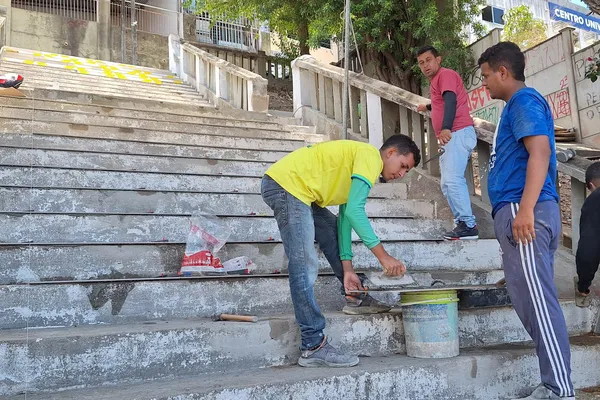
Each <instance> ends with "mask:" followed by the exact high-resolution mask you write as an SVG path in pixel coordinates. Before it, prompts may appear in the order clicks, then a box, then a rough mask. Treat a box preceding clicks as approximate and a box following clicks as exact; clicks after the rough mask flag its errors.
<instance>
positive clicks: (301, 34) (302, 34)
mask: <svg viewBox="0 0 600 400" xmlns="http://www.w3.org/2000/svg"><path fill="white" fill-rule="evenodd" d="M298 41H299V42H300V55H304V54H310V47H308V43H307V42H308V21H306V20H303V21H302V22H300V23H298Z"/></svg>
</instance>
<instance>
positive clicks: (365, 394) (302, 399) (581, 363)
mask: <svg viewBox="0 0 600 400" xmlns="http://www.w3.org/2000/svg"><path fill="white" fill-rule="evenodd" d="M571 352H572V356H571V366H572V377H573V380H574V384H575V387H576V388H578V389H579V388H585V387H594V386H597V385H599V384H600V377H599V375H598V374H597V373H596V371H598V369H600V340H599V339H598V338H597V337H589V336H582V337H573V338H571ZM161 367H162V366H161ZM161 367H157V369H160V368H161ZM538 383H539V368H538V360H537V357H535V352H534V349H533V348H532V346H531V345H530V344H527V343H523V344H515V345H503V346H498V347H493V348H484V349H465V350H463V351H462V352H461V355H460V356H458V357H455V358H449V359H437V360H435V359H415V358H410V357H406V356H404V355H394V356H387V357H365V358H362V359H361V363H360V364H359V365H358V366H357V367H354V368H302V367H298V366H294V367H288V368H266V369H263V368H260V369H252V370H246V371H244V372H243V373H239V372H234V373H214V374H210V375H207V376H202V377H198V376H192V377H175V378H174V377H169V378H166V379H162V380H156V381H144V382H143V383H138V384H123V385H118V386H103V387H99V388H95V389H79V390H72V391H63V392H54V393H51V394H48V393H40V394H29V395H28V396H27V398H28V399H30V400H42V399H48V398H51V399H53V400H92V399H93V400H112V399H116V398H124V399H131V400H150V399H152V400H181V399H194V400H213V399H219V400H238V399H261V400H280V399H294V400H315V399H328V400H386V399H391V398H394V399H419V400H437V399H445V400H464V399H469V400H506V399H511V398H517V397H518V398H520V397H523V396H526V395H527V394H529V393H530V392H531V390H532V389H533V388H534V387H535V386H537V385H538ZM21 387H24V385H23V384H21ZM528 389H529V392H527V390H528ZM23 399H24V396H23V395H21V396H14V397H8V398H7V400H23Z"/></svg>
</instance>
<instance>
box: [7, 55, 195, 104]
mask: <svg viewBox="0 0 600 400" xmlns="http://www.w3.org/2000/svg"><path fill="white" fill-rule="evenodd" d="M15 71H18V72H19V73H20V74H21V75H22V76H23V86H27V87H33V88H35V87H38V86H41V87H45V86H48V85H50V86H53V87H55V88H57V89H60V88H63V87H78V88H81V90H82V91H87V90H90V89H92V90H94V89H97V88H102V89H103V90H104V91H106V93H119V91H123V90H127V89H128V90H129V91H130V92H131V94H132V96H142V95H143V93H147V94H148V95H151V96H158V97H160V96H169V97H172V98H173V99H178V100H181V99H190V100H192V101H193V100H198V99H200V98H202V97H201V95H200V94H199V93H198V92H197V91H196V90H195V89H194V88H192V87H191V86H188V85H187V84H184V83H183V82H182V83H179V84H176V83H173V82H171V83H169V82H168V81H164V80H163V79H161V78H157V77H153V78H151V79H153V80H154V81H152V80H151V79H149V80H142V79H140V77H139V76H136V75H131V74H128V73H125V74H123V73H120V74H121V76H122V77H123V79H114V78H109V77H106V76H103V75H104V71H98V73H97V75H93V74H87V75H85V74H78V73H77V72H76V71H73V70H62V71H61V70H53V69H47V68H40V67H37V66H27V65H19V64H16V63H12V62H3V63H2V65H0V73H2V74H5V73H11V72H15ZM90 72H95V71H90ZM179 82H181V81H179Z"/></svg>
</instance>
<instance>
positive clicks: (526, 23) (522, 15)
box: [502, 5, 548, 50]
mask: <svg viewBox="0 0 600 400" xmlns="http://www.w3.org/2000/svg"><path fill="white" fill-rule="evenodd" d="M547 38H548V36H547V35H546V24H544V22H543V21H541V20H539V19H535V18H533V13H532V12H531V10H530V9H529V6H524V5H521V6H517V7H513V8H511V9H510V10H508V12H507V13H506V14H504V31H503V32H502V39H504V40H507V41H510V42H514V43H516V44H517V45H519V47H520V48H521V50H526V49H529V48H530V47H533V46H535V45H537V44H539V43H541V42H543V41H544V40H546V39H547Z"/></svg>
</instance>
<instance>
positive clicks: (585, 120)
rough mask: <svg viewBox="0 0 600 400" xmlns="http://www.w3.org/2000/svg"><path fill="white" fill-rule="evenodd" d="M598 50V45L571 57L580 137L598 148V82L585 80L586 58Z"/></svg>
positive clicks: (599, 102)
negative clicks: (579, 122)
mask: <svg viewBox="0 0 600 400" xmlns="http://www.w3.org/2000/svg"><path fill="white" fill-rule="evenodd" d="M599 50H600V43H597V44H596V45H594V46H591V47H588V48H586V49H583V50H581V51H579V52H577V53H575V54H574V55H573V66H574V68H575V80H576V82H577V83H576V87H577V105H578V107H577V111H578V112H579V119H580V121H581V136H582V139H583V142H584V143H588V144H591V145H595V146H596V147H600V82H598V81H596V82H594V83H592V81H590V80H589V79H587V78H585V69H586V65H587V64H588V61H587V60H588V58H589V57H594V55H596V54H597V52H598V51H599Z"/></svg>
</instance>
